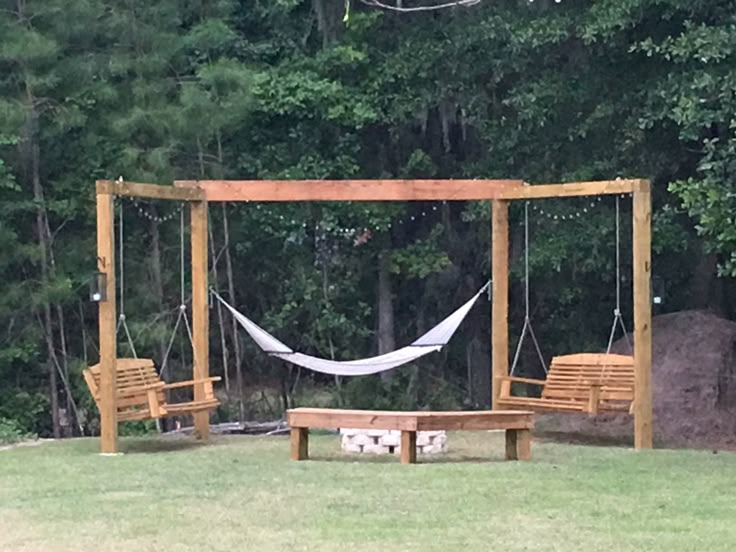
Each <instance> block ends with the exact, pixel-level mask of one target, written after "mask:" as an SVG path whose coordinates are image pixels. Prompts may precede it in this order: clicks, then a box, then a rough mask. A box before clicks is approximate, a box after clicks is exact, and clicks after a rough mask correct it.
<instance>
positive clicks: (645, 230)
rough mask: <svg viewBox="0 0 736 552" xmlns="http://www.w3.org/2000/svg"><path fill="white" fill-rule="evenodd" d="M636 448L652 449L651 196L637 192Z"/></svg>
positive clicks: (647, 189)
mask: <svg viewBox="0 0 736 552" xmlns="http://www.w3.org/2000/svg"><path fill="white" fill-rule="evenodd" d="M633 212H634V213H633V214H634V222H633V224H634V374H635V375H634V381H635V383H634V448H636V449H650V448H652V434H653V430H652V297H651V275H652V274H651V273H652V195H651V186H650V183H649V181H648V180H642V181H640V183H639V185H638V186H637V188H636V189H635V190H634V208H633Z"/></svg>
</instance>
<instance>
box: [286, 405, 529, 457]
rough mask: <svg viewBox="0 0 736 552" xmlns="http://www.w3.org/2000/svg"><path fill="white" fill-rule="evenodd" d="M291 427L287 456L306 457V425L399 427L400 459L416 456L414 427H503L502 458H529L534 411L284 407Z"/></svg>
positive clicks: (327, 426)
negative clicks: (419, 410) (414, 410)
mask: <svg viewBox="0 0 736 552" xmlns="http://www.w3.org/2000/svg"><path fill="white" fill-rule="evenodd" d="M287 421H288V423H289V426H290V427H291V459H292V460H306V459H307V458H308V457H309V451H308V448H309V429H310V428H321V429H339V428H343V427H349V428H356V429H393V430H399V431H401V463H402V464H413V463H415V462H416V460H417V446H416V444H417V431H423V430H428V431H431V430H440V429H445V430H453V431H457V430H491V429H504V430H506V459H507V460H529V459H531V430H532V428H533V427H534V414H533V413H532V412H525V411H512V410H505V411H503V410H501V411H499V410H497V411H467V412H390V411H378V410H337V409H330V408H295V409H292V410H288V411H287Z"/></svg>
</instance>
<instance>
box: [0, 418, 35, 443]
mask: <svg viewBox="0 0 736 552" xmlns="http://www.w3.org/2000/svg"><path fill="white" fill-rule="evenodd" d="M31 437H32V435H31V434H29V433H26V432H24V430H23V428H22V426H21V425H20V424H19V423H18V422H16V421H15V420H11V419H8V418H2V417H0V445H11V444H13V443H17V442H19V441H23V440H24V439H29V438H31Z"/></svg>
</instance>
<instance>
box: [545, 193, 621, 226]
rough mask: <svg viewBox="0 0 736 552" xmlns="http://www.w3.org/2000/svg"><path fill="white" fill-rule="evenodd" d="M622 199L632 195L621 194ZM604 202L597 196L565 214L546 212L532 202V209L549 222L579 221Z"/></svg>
mask: <svg viewBox="0 0 736 552" xmlns="http://www.w3.org/2000/svg"><path fill="white" fill-rule="evenodd" d="M621 197H622V198H626V197H632V194H621ZM602 201H603V197H602V196H596V197H595V198H594V199H592V200H591V201H590V203H586V204H585V205H583V206H582V207H581V208H579V209H576V210H575V211H564V212H557V213H555V212H551V211H549V210H545V209H544V208H542V207H539V206H538V205H535V204H534V202H531V203H530V205H531V208H532V211H534V212H535V213H536V214H538V215H539V216H542V217H545V218H546V219H548V220H564V221H568V220H573V219H579V218H581V217H582V216H583V215H584V214H586V213H589V212H590V211H592V210H594V209H595V208H596V207H597V206H599V205H601V203H602Z"/></svg>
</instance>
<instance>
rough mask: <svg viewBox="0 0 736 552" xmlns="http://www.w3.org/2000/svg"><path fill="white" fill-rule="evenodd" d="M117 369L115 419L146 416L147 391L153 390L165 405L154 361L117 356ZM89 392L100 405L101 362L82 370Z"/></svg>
mask: <svg viewBox="0 0 736 552" xmlns="http://www.w3.org/2000/svg"><path fill="white" fill-rule="evenodd" d="M115 368H116V372H117V390H118V396H117V407H118V418H119V419H120V420H121V421H122V420H135V419H145V418H147V417H148V416H149V415H150V412H149V407H150V397H149V391H150V390H156V395H157V398H158V403H159V404H160V405H163V404H164V393H163V389H162V388H163V386H164V383H163V382H162V381H161V379H160V378H159V376H158V373H157V372H156V368H155V366H154V364H153V360H151V359H148V358H118V359H116V360H115ZM83 374H84V379H85V381H86V382H87V386H88V387H89V391H90V393H91V394H92V398H94V400H95V403H97V406H98V408H99V406H100V365H99V364H95V365H94V366H90V367H89V368H87V369H86V370H84V371H83Z"/></svg>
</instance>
